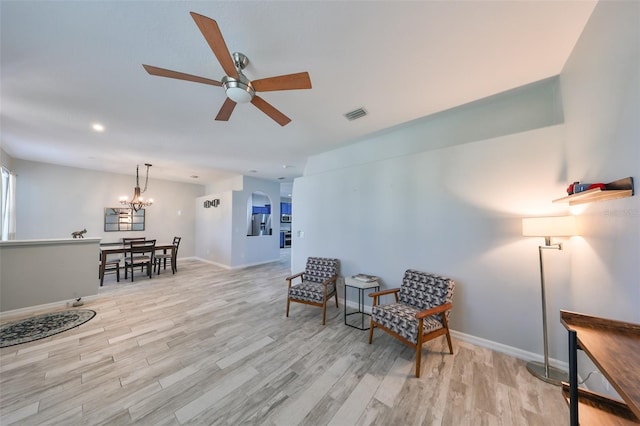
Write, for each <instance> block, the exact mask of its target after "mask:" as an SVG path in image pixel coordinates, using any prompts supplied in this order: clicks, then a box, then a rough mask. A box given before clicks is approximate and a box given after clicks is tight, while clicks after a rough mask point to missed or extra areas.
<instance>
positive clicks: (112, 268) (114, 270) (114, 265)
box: [98, 256, 120, 287]
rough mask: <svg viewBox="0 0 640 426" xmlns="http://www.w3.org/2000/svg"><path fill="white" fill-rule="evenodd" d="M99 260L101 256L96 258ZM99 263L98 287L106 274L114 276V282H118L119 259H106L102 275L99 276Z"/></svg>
mask: <svg viewBox="0 0 640 426" xmlns="http://www.w3.org/2000/svg"><path fill="white" fill-rule="evenodd" d="M100 259H101V256H99V257H98V260H100ZM101 263H102V262H101V261H99V262H98V278H100V287H102V285H103V284H104V275H107V274H116V281H117V282H120V258H116V259H113V258H112V259H107V261H106V262H105V263H104V275H103V276H100V268H101V266H102V265H101Z"/></svg>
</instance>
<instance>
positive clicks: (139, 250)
mask: <svg viewBox="0 0 640 426" xmlns="http://www.w3.org/2000/svg"><path fill="white" fill-rule="evenodd" d="M129 244H130V247H129V252H130V253H131V257H134V256H140V255H145V254H146V253H149V255H150V256H153V253H154V252H155V249H156V240H143V241H138V240H132V241H130V242H129Z"/></svg>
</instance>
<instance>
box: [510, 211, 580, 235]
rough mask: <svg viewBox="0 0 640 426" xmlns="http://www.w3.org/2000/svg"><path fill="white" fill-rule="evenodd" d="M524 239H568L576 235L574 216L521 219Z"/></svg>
mask: <svg viewBox="0 0 640 426" xmlns="http://www.w3.org/2000/svg"><path fill="white" fill-rule="evenodd" d="M522 235H523V236H525V237H570V236H573V235H577V226H576V217H575V216H554V217H531V218H524V219H522Z"/></svg>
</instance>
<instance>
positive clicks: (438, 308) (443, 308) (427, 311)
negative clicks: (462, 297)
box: [416, 302, 453, 319]
mask: <svg viewBox="0 0 640 426" xmlns="http://www.w3.org/2000/svg"><path fill="white" fill-rule="evenodd" d="M452 307H453V305H452V304H451V302H447V303H445V304H444V305H440V306H436V307H434V308H430V309H425V310H424V311H420V312H418V313H417V314H416V318H417V319H422V318H426V317H430V316H431V315H435V314H440V313H443V312H446V311H448V310H449V309H451V308H452Z"/></svg>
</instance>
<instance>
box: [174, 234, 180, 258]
mask: <svg viewBox="0 0 640 426" xmlns="http://www.w3.org/2000/svg"><path fill="white" fill-rule="evenodd" d="M181 239H182V237H173V246H174V247H175V249H174V250H173V251H174V254H177V253H178V247H180V240H181Z"/></svg>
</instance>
